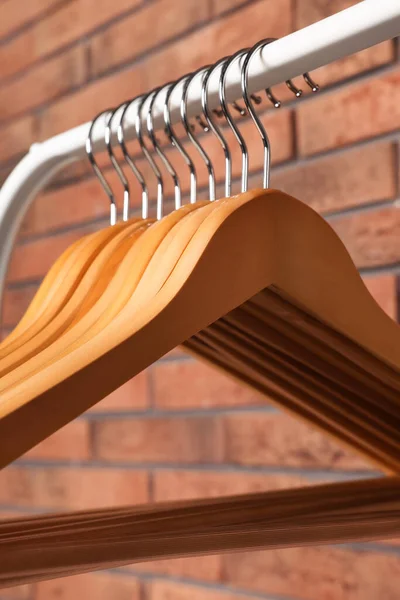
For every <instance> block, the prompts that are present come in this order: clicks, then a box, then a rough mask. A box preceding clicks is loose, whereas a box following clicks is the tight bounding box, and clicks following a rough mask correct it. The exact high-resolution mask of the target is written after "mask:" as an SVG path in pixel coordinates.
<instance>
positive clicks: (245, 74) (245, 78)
mask: <svg viewBox="0 0 400 600" xmlns="http://www.w3.org/2000/svg"><path fill="white" fill-rule="evenodd" d="M267 43H270V42H269V41H267ZM264 46H265V40H262V41H261V42H258V43H257V44H255V45H254V46H253V48H252V49H251V50H250V51H249V52H248V53H247V55H246V58H245V59H244V62H243V66H242V73H241V85H242V94H243V99H244V102H245V105H246V108H247V110H248V112H249V114H250V116H251V118H252V120H253V123H254V125H255V126H256V127H257V130H258V133H259V134H260V136H261V140H262V143H263V147H264V167H263V187H264V188H268V187H269V181H270V168H271V144H270V141H269V138H268V135H267V132H266V131H265V128H264V125H263V124H262V122H261V119H260V117H259V116H258V115H257V113H256V111H255V110H254V106H253V104H252V101H251V99H250V96H249V91H248V84H249V66H250V61H251V58H252V56H254V54H255V53H256V52H258V50H259V49H260V48H263V47H264ZM247 184H248V181H247V172H246V182H245V185H246V189H247Z"/></svg>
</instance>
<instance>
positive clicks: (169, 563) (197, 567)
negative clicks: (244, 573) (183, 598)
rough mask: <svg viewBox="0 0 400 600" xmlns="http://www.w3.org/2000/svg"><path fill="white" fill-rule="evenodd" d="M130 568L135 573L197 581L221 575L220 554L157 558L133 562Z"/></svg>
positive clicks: (215, 578) (214, 578)
mask: <svg viewBox="0 0 400 600" xmlns="http://www.w3.org/2000/svg"><path fill="white" fill-rule="evenodd" d="M132 569H133V570H134V571H135V572H136V573H141V572H142V573H151V574H157V575H170V576H171V575H172V576H174V577H184V578H185V579H194V580H197V581H207V582H210V581H214V582H215V581H218V580H219V579H220V577H221V556H220V555H215V554H214V555H212V556H190V557H185V558H174V559H172V560H157V561H152V562H146V563H140V564H135V565H133V566H132Z"/></svg>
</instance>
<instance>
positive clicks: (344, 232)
mask: <svg viewBox="0 0 400 600" xmlns="http://www.w3.org/2000/svg"><path fill="white" fill-rule="evenodd" d="M330 224H331V225H332V227H333V229H334V230H335V231H336V233H337V234H338V235H339V237H340V238H341V239H342V241H343V242H344V244H345V246H346V248H347V250H348V251H349V253H350V255H351V257H352V259H353V261H354V262H355V264H356V265H357V267H359V268H361V267H374V266H378V265H382V264H391V263H396V262H397V261H398V260H400V247H399V235H400V210H399V208H397V207H395V206H392V207H387V208H380V209H376V210H368V211H365V212H362V213H357V214H352V215H346V216H343V217H338V218H334V219H332V220H331V221H330Z"/></svg>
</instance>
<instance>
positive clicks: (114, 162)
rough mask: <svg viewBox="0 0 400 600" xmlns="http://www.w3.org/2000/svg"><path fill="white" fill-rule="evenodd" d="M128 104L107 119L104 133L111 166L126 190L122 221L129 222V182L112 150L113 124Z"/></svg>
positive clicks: (117, 109) (122, 105) (120, 106)
mask: <svg viewBox="0 0 400 600" xmlns="http://www.w3.org/2000/svg"><path fill="white" fill-rule="evenodd" d="M126 104H127V103H126V102H123V103H122V104H120V105H119V106H118V107H117V108H115V109H114V110H113V111H112V113H111V115H110V118H107V119H106V128H105V131H104V140H105V143H106V147H107V152H108V156H109V157H110V160H111V164H112V166H113V167H114V169H115V171H116V173H117V175H118V178H119V180H120V182H121V183H122V185H123V188H124V201H123V207H122V220H123V221H127V220H128V219H129V204H130V189H129V182H128V180H127V178H126V177H125V174H124V172H123V170H122V168H121V167H120V165H119V163H118V161H117V159H116V158H115V154H114V150H113V148H112V123H113V120H114V117H115V115H116V113H117V112H118V111H121V112H122V113H123V109H124V108H125V106H126Z"/></svg>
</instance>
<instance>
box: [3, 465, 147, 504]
mask: <svg viewBox="0 0 400 600" xmlns="http://www.w3.org/2000/svg"><path fill="white" fill-rule="evenodd" d="M0 481H1V485H0V504H11V503H12V504H13V505H14V506H26V507H28V506H29V507H42V508H45V509H54V510H60V509H62V510H64V509H68V510H80V509H89V508H102V507H108V506H116V505H118V506H123V505H127V504H142V503H144V502H146V501H147V500H148V476H147V473H145V472H144V471H131V470H123V469H112V470H111V469H99V468H96V469H92V468H90V469H89V468H87V469H78V468H70V467H66V468H33V467H17V466H15V467H14V466H13V467H8V468H7V469H4V470H3V471H1V473H0Z"/></svg>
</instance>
